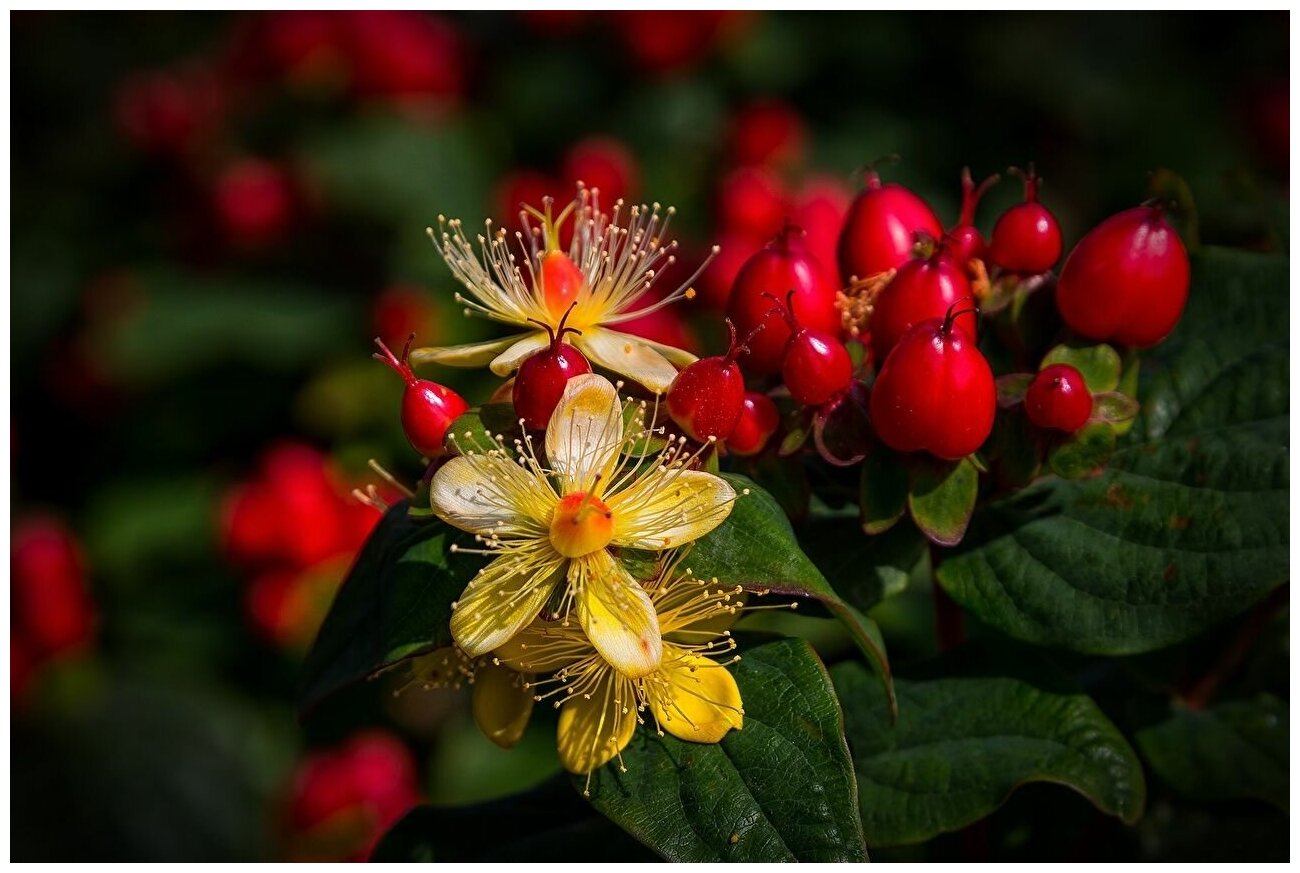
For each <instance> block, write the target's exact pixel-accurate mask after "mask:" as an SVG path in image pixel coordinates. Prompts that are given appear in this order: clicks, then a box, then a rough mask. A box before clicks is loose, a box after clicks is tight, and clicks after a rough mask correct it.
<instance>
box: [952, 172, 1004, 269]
mask: <svg viewBox="0 0 1300 873" xmlns="http://www.w3.org/2000/svg"><path fill="white" fill-rule="evenodd" d="M1001 179H1002V177H1001V176H999V175H998V174H997V173H994V174H993V175H992V176H989V177H988V178H987V179H985V180H984V181H983V182H980V184H979V187H976V186H975V180H974V179H972V178H971V175H970V167H962V169H961V214H960V215H959V216H958V217H957V223H956V224H954V225H953V226H952V227H950V228H948V233H947V234H946V235H945V236H944V241H945V242H946V243H947V245H948V251H949V252H950V253H951V254H952V257H953V260H955V261H956V262H957V265H958V266H960V267H964V266H965V265H966V263H967V262H968V261H970V259H971V258H979V259H980V260H983V259H984V257H985V255H986V254H987V253H988V252H987V246H986V245H985V243H984V235H983V234H981V233H980V232H979V228H977V227H976V226H975V209H976V207H978V206H979V202H980V198H981V197H983V196H984V195H985V193H987V192H988V190H989V189H990V188H992V187H993V186H994V185H996V184H997V183H998V182H999V181H1001Z"/></svg>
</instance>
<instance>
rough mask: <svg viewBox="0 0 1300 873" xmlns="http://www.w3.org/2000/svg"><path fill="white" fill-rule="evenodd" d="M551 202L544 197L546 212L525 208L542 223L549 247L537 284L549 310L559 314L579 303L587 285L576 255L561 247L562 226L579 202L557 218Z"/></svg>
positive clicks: (544, 210)
mask: <svg viewBox="0 0 1300 873" xmlns="http://www.w3.org/2000/svg"><path fill="white" fill-rule="evenodd" d="M551 203H552V201H551V198H550V197H546V198H544V199H543V200H542V205H543V211H538V210H537V209H535V208H534V207H531V206H525V207H524V210H525V211H526V212H528V213H529V214H530V215H532V216H533V217H534V218H536V219H537V220H538V221H540V222H541V223H542V239H543V243H544V245H545V246H546V248H545V250H544V251H543V253H542V256H541V263H540V264H539V265H538V271H537V283H538V286H539V288H540V291H541V297H542V302H543V303H545V304H546V309H547V311H548V312H550V313H551V315H554V316H557V317H558V316H561V315H565V314H567V313H568V312H569V311H570V310H571V309H572V308H573V305H574V304H575V303H577V301H578V297H579V295H581V294H582V291H583V289H584V288H586V287H587V277H586V275H585V274H584V273H583V272H582V270H580V269H578V265H577V264H575V263H574V262H573V258H570V257H569V256H568V255H567V254H566V253H565V252H564V251H562V250H561V248H560V228H561V227H563V225H564V222H565V221H566V220H567V219H568V218H569V216H570V214H572V212H573V208H574V205H575V203H576V201H574V202H571V203H569V205H568V206H566V207H564V211H562V212H561V213H560V214H559V215H557V216H555V217H552V216H551Z"/></svg>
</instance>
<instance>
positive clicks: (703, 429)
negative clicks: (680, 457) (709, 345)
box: [668, 319, 747, 442]
mask: <svg viewBox="0 0 1300 873" xmlns="http://www.w3.org/2000/svg"><path fill="white" fill-rule="evenodd" d="M727 329H728V330H729V331H731V345H730V347H729V348H728V349H727V353H726V354H725V355H716V356H714V357H711V358H701V359H700V360H698V361H696V362H695V363H693V364H690V365H688V366H687V367H685V368H684V369H683V370H682V371H681V372H680V373H678V374H677V378H676V379H674V380H673V384H672V385H671V386H669V388H668V414H669V415H671V416H672V417H673V421H675V422H677V424H678V426H679V427H681V429H682V430H684V431H686V435H687V436H689V437H690V438H691V439H693V440H696V441H697V442H705V441H706V440H708V439H709V438H710V437H715V438H717V439H719V440H725V439H727V438H728V437H730V436H731V433H732V431H734V430H735V429H736V423H737V422H738V421H739V420H740V414H741V412H742V410H743V408H744V402H745V377H744V376H743V375H741V372H740V365H739V364H737V363H736V358H737V357H738V356H739V354H740V353H741V352H742V351H747V348H746V346H745V345H744V344H743V343H739V342H737V341H736V326H735V325H734V324H732V322H731V319H727Z"/></svg>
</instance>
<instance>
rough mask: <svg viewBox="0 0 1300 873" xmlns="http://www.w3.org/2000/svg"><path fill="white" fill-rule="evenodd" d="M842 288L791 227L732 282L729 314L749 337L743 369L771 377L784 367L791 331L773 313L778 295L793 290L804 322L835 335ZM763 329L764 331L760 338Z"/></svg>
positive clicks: (793, 302)
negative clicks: (838, 293)
mask: <svg viewBox="0 0 1300 873" xmlns="http://www.w3.org/2000/svg"><path fill="white" fill-rule="evenodd" d="M837 290H838V285H837V283H836V281H835V278H834V276H833V275H832V274H831V272H830V271H829V270H828V269H827V267H826V266H825V265H823V264H822V263H821V262H820V261H818V260H817V258H816V257H815V256H814V255H813V253H812V252H811V251H810V250H809V249H808V246H807V243H806V241H805V237H804V232H803V231H802V230H801V229H799V228H798V227H795V226H794V225H792V224H787V225H786V227H785V229H784V230H782V231H781V232H780V233H779V234H777V235H776V236H775V237H774V238H773V239H772V240H771V241H770V242H768V244H767V245H766V246H764V247H763V248H762V249H761V250H759V251H758V252H755V253H754V255H753V256H752V257H750V259H749V260H748V261H746V262H745V264H744V266H742V267H741V268H740V272H739V273H738V274H736V281H735V282H734V283H733V284H732V288H731V297H730V300H729V301H728V304H727V315H728V316H730V318H731V320H732V321H733V322H735V325H736V329H737V330H738V331H740V333H741V334H742V335H747V336H749V339H748V340H746V344H747V345H748V346H749V354H748V355H747V356H746V357H745V359H744V362H743V363H742V364H741V366H742V367H743V369H744V371H745V372H746V373H747V374H749V375H751V376H769V375H772V374H773V373H776V372H778V371H780V369H781V360H782V357H783V356H784V354H785V347H786V343H787V342H788V341H789V339H790V327H789V325H788V324H787V323H786V322H785V320H784V319H783V318H782V317H781V315H780V312H779V311H777V310H773V308H772V298H773V296H774V295H778V294H787V292H791V291H792V292H793V295H792V296H788V297H787V300H788V303H789V306H790V308H791V310H792V311H793V312H794V313H795V314H796V315H797V317H798V319H799V321H800V322H801V323H802V324H804V325H806V326H807V327H811V328H814V329H816V330H819V331H824V332H827V333H835V332H838V330H839V327H840V312H839V310H838V309H836V308H835V293H836V291H837ZM760 327H762V328H763V330H762V332H761V333H758V334H755V333H754V331H756V330H758V329H759V328H760Z"/></svg>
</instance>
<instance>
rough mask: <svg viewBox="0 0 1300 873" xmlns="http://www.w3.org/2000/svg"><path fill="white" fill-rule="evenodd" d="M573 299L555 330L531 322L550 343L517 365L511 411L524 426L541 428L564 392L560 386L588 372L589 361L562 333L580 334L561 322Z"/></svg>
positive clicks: (548, 419) (567, 313) (548, 326)
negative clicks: (541, 328) (544, 334)
mask: <svg viewBox="0 0 1300 873" xmlns="http://www.w3.org/2000/svg"><path fill="white" fill-rule="evenodd" d="M576 305H577V303H570V304H569V308H568V309H567V310H566V311H565V313H564V315H563V316H561V318H560V326H559V329H558V330H552V329H551V326H550V325H548V324H544V323H542V322H540V321H538V322H535V323H536V324H538V325H541V327H543V328H544V329H545V330H546V333H547V335H548V336H549V337H550V338H551V344H550V345H549V346H547V347H546V348H544V349H542V350H541V351H539V352H534V353H533V354H532V355H529V356H528V358H526V359H525V360H524V362H523V363H522V364H520V365H519V373H518V374H517V375H516V376H515V384H514V387H513V388H512V389H511V394H510V398H511V400H512V401H513V402H514V405H515V414H516V415H518V416H519V417H520V418H521V419H522V420H523V422H524V426H525V427H529V428H532V429H533V430H543V429H544V428H545V427H546V425H547V424H549V423H550V421H551V413H553V412H555V407H556V406H558V405H559V403H560V398H561V397H562V396H563V395H564V386H565V385H567V384H568V383H569V380H570V379H572V378H573V377H574V376H581V375H582V374H584V373H590V372H591V364H590V363H589V362H588V361H587V358H586V357H585V356H584V355H583V354H582V352H580V351H578V350H577V349H575V348H574V347H573V346H571V345H569V344H568V343H566V342H565V341H564V335H565V334H566V333H575V334H578V335H581V334H582V331H580V330H577V329H576V328H572V327H567V326H565V324H564V322H565V321H566V320H567V319H568V317H569V314H570V313H571V312H573V307H575V306H576Z"/></svg>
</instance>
